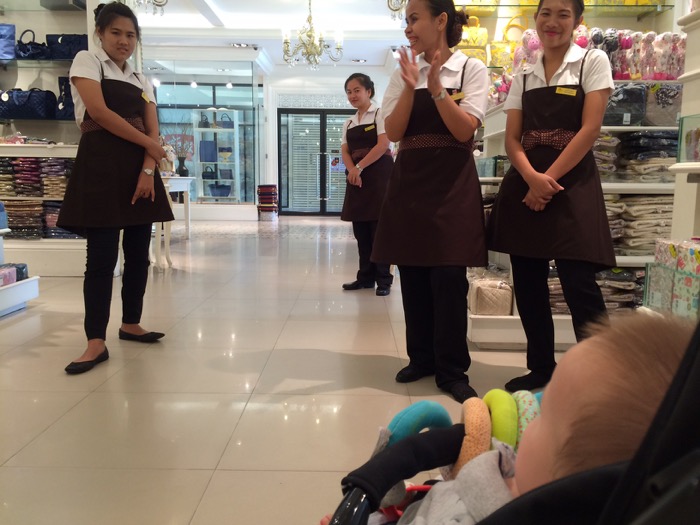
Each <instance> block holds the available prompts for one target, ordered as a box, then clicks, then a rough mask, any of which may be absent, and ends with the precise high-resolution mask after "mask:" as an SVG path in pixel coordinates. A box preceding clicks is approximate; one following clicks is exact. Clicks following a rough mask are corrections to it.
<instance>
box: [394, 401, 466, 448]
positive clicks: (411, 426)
mask: <svg viewBox="0 0 700 525" xmlns="http://www.w3.org/2000/svg"><path fill="white" fill-rule="evenodd" d="M451 426H452V418H450V414H448V413H447V410H445V407H443V406H442V405H441V404H440V403H438V402H436V401H428V400H423V401H418V403H414V404H412V405H411V406H409V407H408V408H404V409H403V410H402V411H401V412H399V413H398V414H396V415H395V416H394V419H392V420H391V423H389V426H388V427H387V430H388V431H389V432H390V433H391V435H390V436H389V441H388V443H387V446H389V447H390V446H391V445H393V444H394V443H396V442H398V441H401V440H402V439H404V438H406V437H408V436H412V435H413V434H418V433H419V432H420V431H421V430H424V429H426V428H427V429H431V428H447V427H451Z"/></svg>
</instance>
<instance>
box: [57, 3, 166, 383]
mask: <svg viewBox="0 0 700 525" xmlns="http://www.w3.org/2000/svg"><path fill="white" fill-rule="evenodd" d="M95 17H96V19H95V26H96V30H95V32H96V34H97V36H98V37H99V39H100V41H101V44H102V45H101V49H100V50H98V51H97V52H96V53H91V52H89V51H81V52H80V53H78V55H76V57H75V59H74V61H73V64H72V66H71V71H70V78H71V83H72V94H73V100H74V102H75V115H76V120H77V122H78V125H79V126H80V130H81V133H82V135H81V138H80V144H79V146H78V154H77V156H76V159H75V165H74V168H73V172H72V175H71V177H70V179H69V182H68V188H67V189H66V195H65V198H64V201H63V205H62V206H61V212H60V215H59V219H58V224H59V226H61V227H62V228H66V229H68V230H71V231H73V232H76V233H79V234H81V235H83V236H85V237H86V239H87V264H86V269H85V281H84V284H83V295H84V299H85V334H86V336H87V340H88V343H87V349H86V350H85V352H84V353H83V354H82V355H81V356H80V357H79V358H78V360H76V361H73V362H72V363H70V364H69V365H68V366H67V367H66V372H67V373H69V374H81V373H83V372H87V371H88V370H91V369H92V368H93V367H94V366H95V365H97V364H99V363H101V362H103V361H106V360H107V359H109V352H108V350H107V347H106V346H105V339H106V337H107V336H106V330H107V324H108V322H109V310H110V302H111V298H112V281H113V272H114V267H115V265H116V263H117V257H118V252H119V235H120V231H121V230H123V232H124V235H123V242H122V247H123V250H124V274H123V277H122V294H121V295H122V312H123V314H122V324H121V328H120V329H119V338H120V339H126V340H130V341H139V342H145V343H148V342H153V341H156V340H157V339H160V338H161V337H163V335H164V334H162V333H159V332H148V331H146V330H144V329H143V328H142V327H141V326H140V324H139V323H140V321H141V312H142V308H143V295H144V293H145V290H146V282H147V280H148V265H149V259H148V246H149V244H150V241H151V225H152V223H153V222H156V221H171V220H173V214H172V211H171V209H170V205H169V203H168V200H167V196H166V193H165V188H164V186H163V182H162V180H161V179H160V175H159V174H158V171H157V168H156V164H157V163H158V162H159V161H160V160H161V159H162V158H163V157H164V156H165V151H164V150H163V148H162V147H161V146H160V144H159V140H158V118H157V115H156V108H155V103H154V96H153V88H152V87H151V86H150V84H148V82H147V81H146V79H145V78H144V77H143V76H141V75H136V74H135V73H133V71H132V70H131V68H130V67H129V64H128V63H127V62H126V60H127V59H128V58H129V57H130V56H131V54H132V53H133V52H134V49H135V47H136V43H137V42H138V39H139V26H138V21H137V19H136V16H134V13H133V12H132V11H131V9H129V8H128V7H127V6H125V5H123V4H120V3H117V2H112V3H110V4H107V5H104V4H100V6H98V8H97V9H95Z"/></svg>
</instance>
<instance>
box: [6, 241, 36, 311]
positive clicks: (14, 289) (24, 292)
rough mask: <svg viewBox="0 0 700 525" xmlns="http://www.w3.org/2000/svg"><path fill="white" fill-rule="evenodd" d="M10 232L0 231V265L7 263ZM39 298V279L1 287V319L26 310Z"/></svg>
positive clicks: (33, 278)
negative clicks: (28, 304) (6, 243)
mask: <svg viewBox="0 0 700 525" xmlns="http://www.w3.org/2000/svg"><path fill="white" fill-rule="evenodd" d="M9 232H10V230H9V229H6V228H5V229H1V230H0V264H4V263H5V255H4V243H5V235H6V234H8V233H9ZM12 262H14V260H13V261H12ZM18 262H19V261H18ZM22 262H24V261H22ZM30 269H31V266H30ZM37 297H39V277H30V278H29V279H25V280H24V281H19V282H16V283H14V284H10V285H7V286H0V317H2V316H4V315H7V314H11V313H12V312H16V311H17V310H21V309H22V308H26V306H27V301H30V300H31V299H36V298H37Z"/></svg>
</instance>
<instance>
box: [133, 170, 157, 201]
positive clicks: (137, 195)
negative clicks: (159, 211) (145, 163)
mask: <svg viewBox="0 0 700 525" xmlns="http://www.w3.org/2000/svg"><path fill="white" fill-rule="evenodd" d="M153 179H154V177H152V176H151V175H146V174H145V173H144V172H143V171H142V172H141V175H139V182H138V183H137V184H136V191H134V196H133V197H131V204H134V203H135V202H136V201H137V200H138V199H151V202H153V201H155V199H156V191H155V186H154V182H153Z"/></svg>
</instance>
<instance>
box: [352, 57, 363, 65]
mask: <svg viewBox="0 0 700 525" xmlns="http://www.w3.org/2000/svg"><path fill="white" fill-rule="evenodd" d="M350 62H352V63H353V64H364V63H365V62H367V59H366V58H353V59H352V60H351V61H350Z"/></svg>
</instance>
